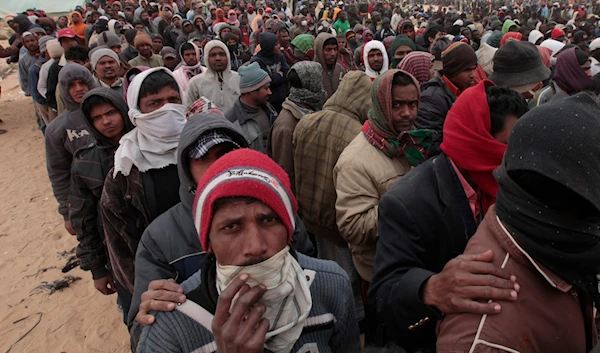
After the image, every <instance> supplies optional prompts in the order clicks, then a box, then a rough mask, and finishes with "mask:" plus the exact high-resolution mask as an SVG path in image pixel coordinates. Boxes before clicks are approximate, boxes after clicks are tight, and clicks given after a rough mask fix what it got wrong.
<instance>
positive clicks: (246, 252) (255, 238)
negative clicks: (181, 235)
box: [208, 200, 288, 266]
mask: <svg viewBox="0 0 600 353" xmlns="http://www.w3.org/2000/svg"><path fill="white" fill-rule="evenodd" d="M287 238H288V234H287V229H286V227H285V225H284V224H283V222H282V221H281V219H280V218H279V216H277V214H276V213H275V212H274V211H273V210H272V209H271V208H270V207H269V206H267V205H265V204H264V203H262V202H260V201H255V202H252V203H248V201H246V200H239V201H233V202H231V203H229V204H226V205H224V206H223V207H222V208H220V209H218V210H217V211H216V212H215V213H214V215H213V218H212V222H211V224H210V230H209V233H208V252H209V253H213V254H215V257H216V258H217V263H218V264H219V265H222V266H228V265H234V266H249V265H254V264H257V263H260V262H263V261H265V260H267V259H269V258H271V257H272V256H273V255H275V254H277V253H278V252H280V251H281V250H283V248H285V247H286V245H287Z"/></svg>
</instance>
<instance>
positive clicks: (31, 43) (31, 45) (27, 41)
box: [23, 36, 40, 52]
mask: <svg viewBox="0 0 600 353" xmlns="http://www.w3.org/2000/svg"><path fill="white" fill-rule="evenodd" d="M23 45H24V46H25V48H26V49H27V50H29V51H30V52H35V51H37V50H38V49H39V48H40V46H39V44H38V40H37V38H36V37H35V36H26V37H25V38H23Z"/></svg>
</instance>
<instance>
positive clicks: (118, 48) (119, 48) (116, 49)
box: [110, 45, 121, 57]
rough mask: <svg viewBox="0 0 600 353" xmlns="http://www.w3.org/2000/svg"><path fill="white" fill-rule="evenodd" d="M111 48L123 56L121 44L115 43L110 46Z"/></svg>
mask: <svg viewBox="0 0 600 353" xmlns="http://www.w3.org/2000/svg"><path fill="white" fill-rule="evenodd" d="M110 49H111V50H112V51H114V52H115V53H117V55H118V56H119V57H120V56H121V46H120V45H113V46H112V47H110Z"/></svg>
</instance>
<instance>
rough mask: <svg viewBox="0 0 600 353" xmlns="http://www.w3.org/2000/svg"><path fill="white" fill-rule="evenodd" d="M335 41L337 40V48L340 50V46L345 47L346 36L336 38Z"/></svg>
mask: <svg viewBox="0 0 600 353" xmlns="http://www.w3.org/2000/svg"><path fill="white" fill-rule="evenodd" d="M337 42H338V49H339V50H342V48H345V47H346V43H347V42H346V38H338V39H337Z"/></svg>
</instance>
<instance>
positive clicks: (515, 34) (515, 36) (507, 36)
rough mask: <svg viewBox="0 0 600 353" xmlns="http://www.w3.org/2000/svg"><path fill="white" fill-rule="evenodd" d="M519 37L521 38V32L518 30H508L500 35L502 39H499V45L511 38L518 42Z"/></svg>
mask: <svg viewBox="0 0 600 353" xmlns="http://www.w3.org/2000/svg"><path fill="white" fill-rule="evenodd" d="M521 38H523V34H521V33H519V32H508V33H506V34H505V35H503V36H502V39H501V40H500V46H503V45H504V44H506V43H508V42H510V41H512V40H516V41H517V42H518V41H520V40H521Z"/></svg>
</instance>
